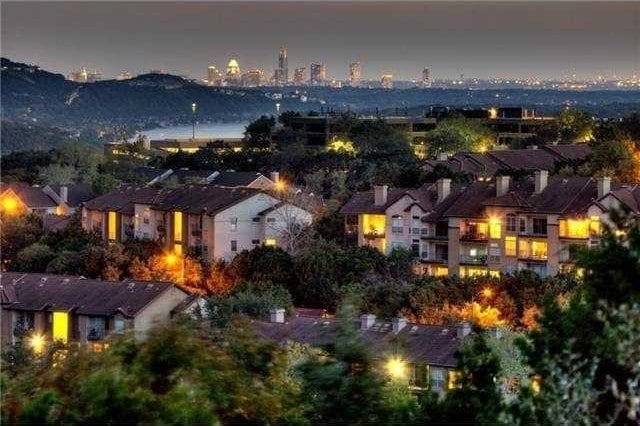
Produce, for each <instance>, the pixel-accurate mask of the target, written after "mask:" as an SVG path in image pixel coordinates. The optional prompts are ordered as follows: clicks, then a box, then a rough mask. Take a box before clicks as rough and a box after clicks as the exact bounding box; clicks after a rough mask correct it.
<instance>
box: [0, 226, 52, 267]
mask: <svg viewBox="0 0 640 426" xmlns="http://www.w3.org/2000/svg"><path fill="white" fill-rule="evenodd" d="M43 233H44V231H43V229H42V219H41V218H40V217H38V216H36V215H33V214H32V215H19V216H8V215H3V217H2V227H0V246H2V264H3V266H4V267H5V268H7V269H8V270H11V269H12V268H13V267H14V266H15V262H16V257H17V255H18V253H19V252H20V251H21V250H23V249H24V248H26V247H28V246H29V245H31V244H33V243H35V242H37V241H38V240H39V239H40V238H41V237H42V235H43Z"/></svg>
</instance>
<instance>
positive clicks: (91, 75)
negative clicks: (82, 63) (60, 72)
mask: <svg viewBox="0 0 640 426" xmlns="http://www.w3.org/2000/svg"><path fill="white" fill-rule="evenodd" d="M100 79H102V73H100V72H98V71H93V72H89V71H87V69H86V68H85V67H82V69H81V70H80V71H73V72H71V73H70V74H69V75H68V76H67V80H71V81H75V82H76V83H93V82H94V81H98V80H100Z"/></svg>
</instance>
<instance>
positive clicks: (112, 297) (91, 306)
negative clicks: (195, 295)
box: [0, 272, 189, 350]
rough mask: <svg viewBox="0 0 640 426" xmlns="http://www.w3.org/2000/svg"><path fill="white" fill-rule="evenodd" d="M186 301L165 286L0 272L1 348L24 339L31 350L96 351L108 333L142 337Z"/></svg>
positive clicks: (176, 290)
mask: <svg viewBox="0 0 640 426" xmlns="http://www.w3.org/2000/svg"><path fill="white" fill-rule="evenodd" d="M188 298H189V295H188V294H187V293H185V292H184V291H183V290H181V289H180V288H179V287H177V286H175V285H173V284H171V283H163V282H139V281H122V282H117V283H113V282H105V281H100V280H92V279H85V278H83V277H73V276H63V275H52V274H25V273H21V272H2V273H0V318H1V320H2V321H1V326H0V331H1V333H0V337H1V341H2V344H3V346H4V345H10V344H14V343H16V341H17V340H18V339H20V338H21V337H27V338H29V339H31V341H30V342H31V343H32V346H33V349H34V350H38V349H39V348H38V346H40V347H41V348H40V349H42V347H43V346H44V345H45V344H48V343H52V342H54V341H60V342H62V343H80V344H89V345H90V346H91V348H92V349H94V350H101V349H102V348H103V347H104V339H105V338H106V337H107V336H108V335H109V334H111V333H122V332H125V331H130V332H134V333H135V334H136V336H139V337H143V336H144V334H145V333H146V332H148V331H149V329H150V328H151V327H153V326H155V325H158V324H162V323H165V322H167V321H169V319H170V318H171V314H172V311H173V310H174V309H175V308H176V307H177V306H179V305H181V304H183V303H184V302H185V301H186V300H187V299H188Z"/></svg>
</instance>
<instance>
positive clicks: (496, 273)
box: [489, 270, 500, 278]
mask: <svg viewBox="0 0 640 426" xmlns="http://www.w3.org/2000/svg"><path fill="white" fill-rule="evenodd" d="M489 276H490V277H492V278H500V271H494V270H489Z"/></svg>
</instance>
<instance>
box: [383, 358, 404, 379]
mask: <svg viewBox="0 0 640 426" xmlns="http://www.w3.org/2000/svg"><path fill="white" fill-rule="evenodd" d="M385 369H386V370H387V374H389V376H390V377H391V378H392V379H393V380H401V379H404V378H405V377H406V376H407V365H406V363H405V362H404V361H403V360H401V359H400V358H398V357H393V358H389V360H388V361H387V363H386V364H385Z"/></svg>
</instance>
